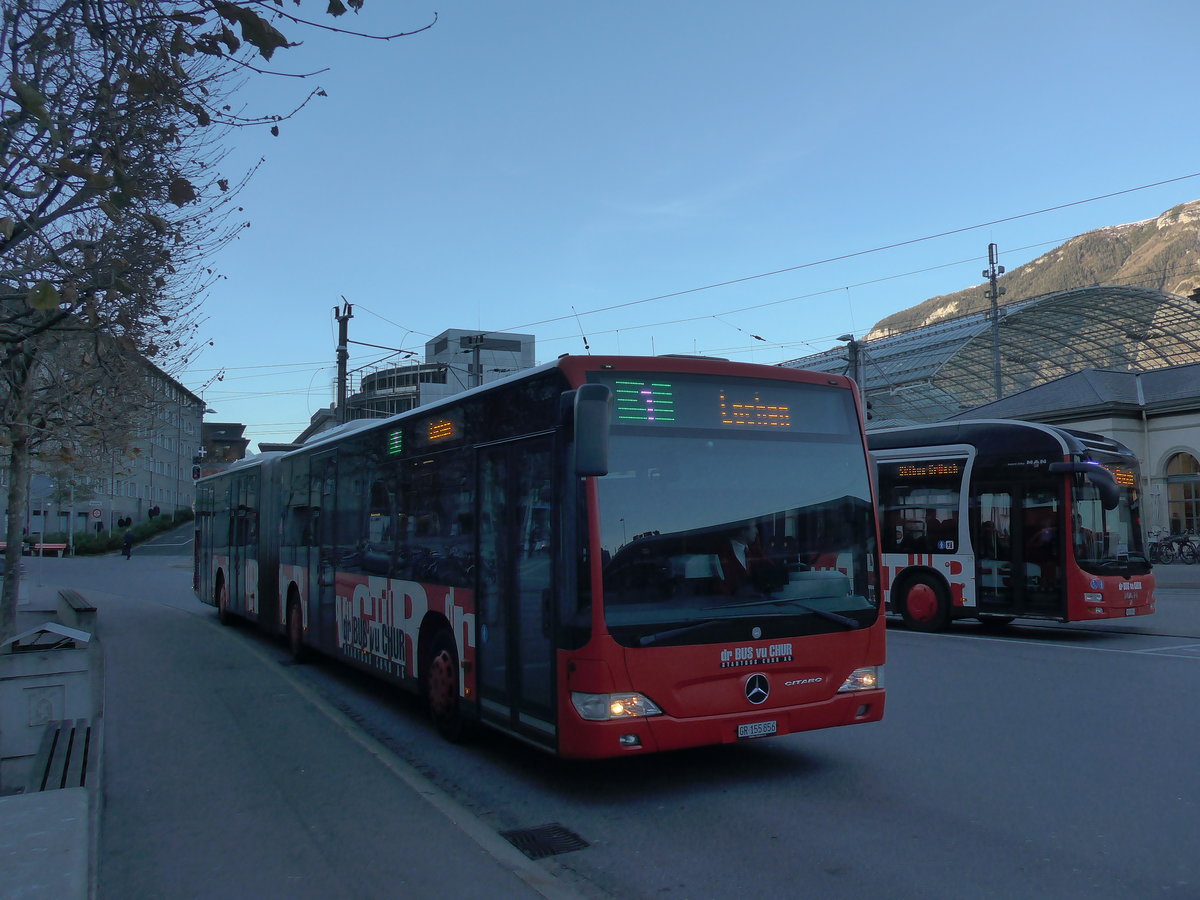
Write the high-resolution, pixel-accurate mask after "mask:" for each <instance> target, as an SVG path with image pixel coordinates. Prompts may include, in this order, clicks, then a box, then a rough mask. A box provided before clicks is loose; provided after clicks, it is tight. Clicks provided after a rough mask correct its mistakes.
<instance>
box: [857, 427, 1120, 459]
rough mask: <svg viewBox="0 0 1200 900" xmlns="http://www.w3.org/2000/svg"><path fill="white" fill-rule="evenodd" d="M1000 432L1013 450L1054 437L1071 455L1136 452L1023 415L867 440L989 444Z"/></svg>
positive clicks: (882, 433)
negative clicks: (1025, 417) (1031, 420)
mask: <svg viewBox="0 0 1200 900" xmlns="http://www.w3.org/2000/svg"><path fill="white" fill-rule="evenodd" d="M1022 435H1025V436H1024V437H1022ZM998 436H1003V437H1004V438H1005V442H1006V450H1012V451H1014V452H1016V451H1020V450H1022V449H1023V448H1028V449H1029V450H1030V451H1033V450H1034V449H1035V448H1036V447H1037V446H1038V445H1039V444H1040V445H1045V443H1046V441H1047V440H1051V441H1054V442H1055V443H1056V444H1057V445H1058V446H1059V447H1060V448H1061V450H1062V452H1063V453H1064V454H1068V455H1074V454H1079V455H1087V454H1088V453H1092V452H1096V453H1109V454H1115V455H1118V456H1133V455H1134V454H1133V451H1132V450H1130V449H1129V448H1128V447H1126V446H1125V445H1124V444H1122V443H1121V442H1120V441H1117V440H1114V439H1112V438H1110V437H1106V436H1105V435H1102V434H1096V433H1094V432H1090V431H1080V430H1077V429H1074V428H1061V427H1059V426H1057V425H1046V424H1043V423H1041V422H1025V421H1022V420H1020V419H956V420H954V421H952V422H934V423H932V424H926V425H900V426H896V427H891V428H879V429H876V430H872V431H868V432H867V444H868V446H869V447H870V448H871V449H872V450H893V449H898V448H903V447H936V446H939V445H943V444H969V445H972V446H987V445H995V443H996V439H997V437H998Z"/></svg>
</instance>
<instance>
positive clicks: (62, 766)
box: [25, 719, 99, 794]
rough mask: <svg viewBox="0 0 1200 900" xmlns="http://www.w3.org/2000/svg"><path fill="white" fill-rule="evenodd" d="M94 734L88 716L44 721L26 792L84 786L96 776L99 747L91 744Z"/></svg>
mask: <svg viewBox="0 0 1200 900" xmlns="http://www.w3.org/2000/svg"><path fill="white" fill-rule="evenodd" d="M94 737H95V733H94V729H93V728H92V724H91V721H90V720H88V719H62V720H60V721H55V722H47V723H46V726H45V731H43V732H42V742H41V745H40V746H39V747H38V752H37V755H36V756H34V758H33V766H32V768H30V770H29V780H28V781H27V782H26V785H25V793H27V794H28V793H32V792H34V791H52V790H55V789H56V788H75V787H87V785H88V781H89V780H90V779H92V778H93V776H94V775H95V769H96V759H97V757H98V755H99V754H98V751H99V748H98V747H95V746H93V738H94Z"/></svg>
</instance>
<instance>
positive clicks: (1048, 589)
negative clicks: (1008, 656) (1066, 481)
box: [974, 484, 1062, 616]
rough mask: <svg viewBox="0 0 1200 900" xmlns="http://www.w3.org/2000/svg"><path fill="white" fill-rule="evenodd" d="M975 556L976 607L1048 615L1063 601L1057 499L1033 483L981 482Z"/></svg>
mask: <svg viewBox="0 0 1200 900" xmlns="http://www.w3.org/2000/svg"><path fill="white" fill-rule="evenodd" d="M978 496H979V522H978V524H977V526H976V529H977V531H976V534H975V535H974V538H975V550H976V553H975V558H976V565H977V566H978V571H977V572H976V576H977V581H976V583H977V584H978V586H979V591H978V593H979V597H978V602H979V611H980V612H981V613H992V614H995V615H1009V616H1021V615H1034V614H1036V615H1047V614H1054V613H1055V612H1056V611H1057V610H1059V608H1060V607H1061V606H1062V601H1061V597H1062V591H1061V590H1060V585H1059V576H1060V572H1059V566H1058V560H1059V559H1061V553H1060V544H1059V537H1058V528H1057V524H1058V516H1059V504H1058V501H1057V497H1056V496H1054V495H1053V494H1052V493H1051V492H1048V491H1047V490H1045V489H1042V488H1040V487H1037V486H1034V485H1025V484H1008V485H1004V486H1001V485H982V486H981V487H980V488H979V494H978Z"/></svg>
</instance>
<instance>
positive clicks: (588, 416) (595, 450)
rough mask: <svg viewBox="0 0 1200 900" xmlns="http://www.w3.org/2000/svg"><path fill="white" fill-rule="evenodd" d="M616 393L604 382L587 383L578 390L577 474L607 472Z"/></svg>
mask: <svg viewBox="0 0 1200 900" xmlns="http://www.w3.org/2000/svg"><path fill="white" fill-rule="evenodd" d="M612 408H613V395H612V391H610V390H609V389H608V388H607V387H606V386H605V385H603V384H584V385H580V387H579V388H578V389H577V390H576V391H575V408H574V418H575V474H576V475H607V474H608V427H609V423H610V422H611V421H612Z"/></svg>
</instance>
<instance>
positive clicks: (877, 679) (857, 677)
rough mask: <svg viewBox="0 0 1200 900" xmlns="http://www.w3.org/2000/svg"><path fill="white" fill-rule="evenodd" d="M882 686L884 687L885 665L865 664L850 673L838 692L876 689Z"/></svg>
mask: <svg viewBox="0 0 1200 900" xmlns="http://www.w3.org/2000/svg"><path fill="white" fill-rule="evenodd" d="M881 687H883V666H863V667H862V668H861V669H855V670H854V671H853V672H851V673H850V677H848V678H847V679H846V680H845V682H844V683H843V684H842V686H841V687H840V688H838V693H839V694H844V693H847V692H849V691H874V690H878V689H879V688H881Z"/></svg>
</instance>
